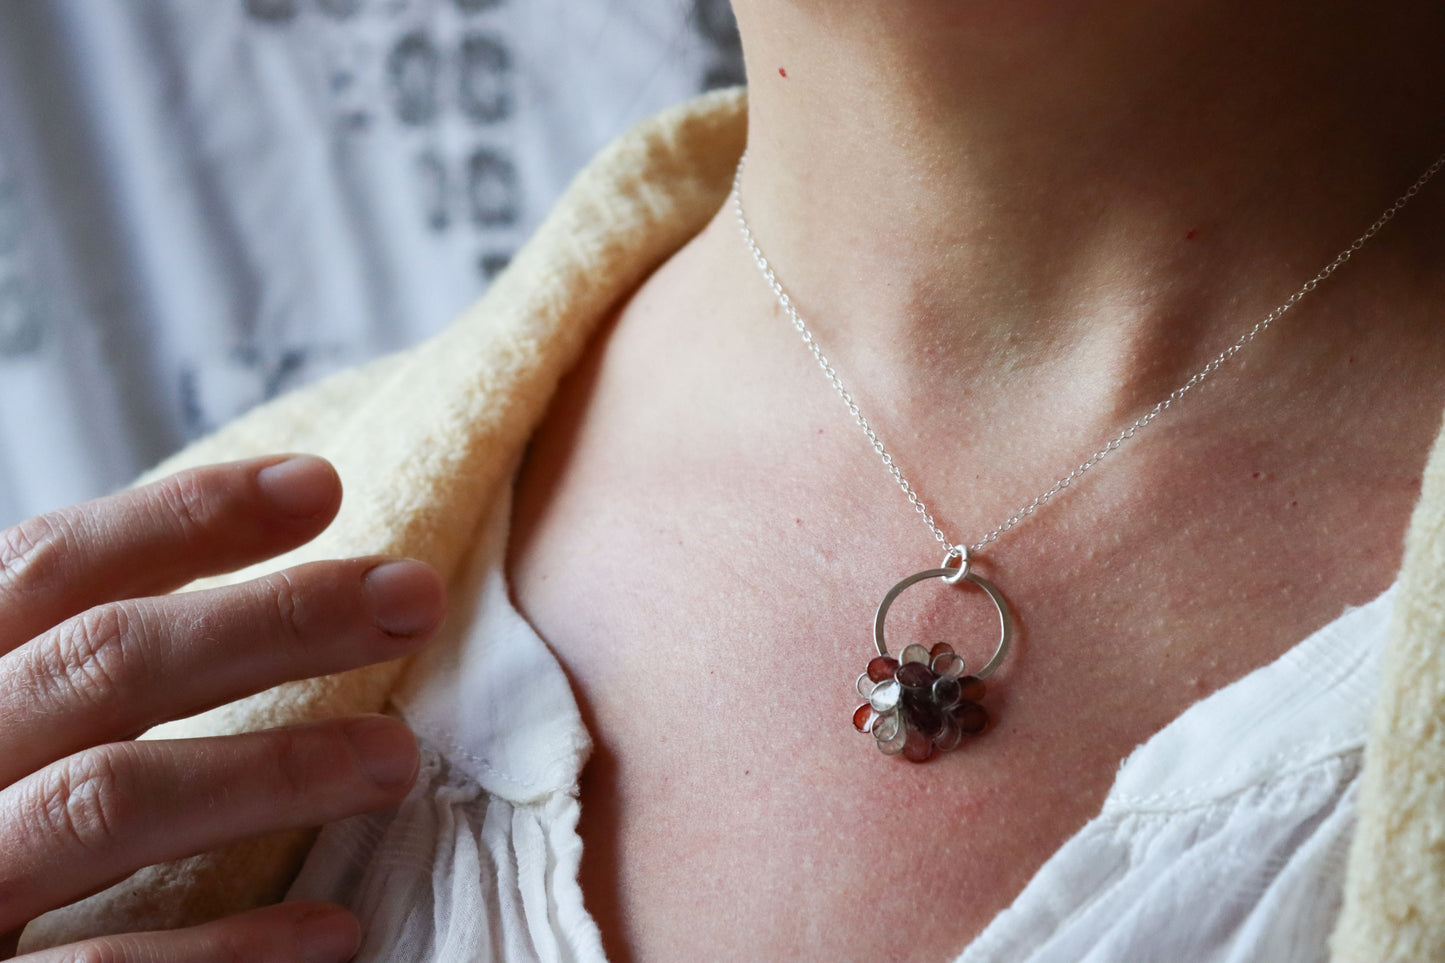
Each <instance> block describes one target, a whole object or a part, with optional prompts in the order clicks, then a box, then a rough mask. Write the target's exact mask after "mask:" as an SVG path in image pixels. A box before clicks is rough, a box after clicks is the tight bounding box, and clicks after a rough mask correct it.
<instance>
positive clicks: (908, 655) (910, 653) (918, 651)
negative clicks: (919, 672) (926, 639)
mask: <svg viewBox="0 0 1445 963" xmlns="http://www.w3.org/2000/svg"><path fill="white" fill-rule="evenodd" d="M928 660H929V655H928V650H927V649H925V648H924V647H923V646H921V645H919V644H918V643H917V642H915V643H913V644H912V645H910V646H907V647H906V648H904V650H903V654H902V655H900V656H899V657H898V661H899V662H902V663H903V664H904V665H907V664H908V663H910V662H922V663H923V664H924V665H927V664H928Z"/></svg>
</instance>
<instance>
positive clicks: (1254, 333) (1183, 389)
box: [732, 152, 1445, 553]
mask: <svg viewBox="0 0 1445 963" xmlns="http://www.w3.org/2000/svg"><path fill="white" fill-rule="evenodd" d="M747 159H748V155H747V153H746V152H744V153H743V156H742V157H741V158H740V159H739V160H738V167H737V171H736V173H734V175H733V190H732V202H733V208H734V210H735V211H736V212H737V216H738V227H739V228H740V229H741V230H742V234H743V240H744V241H746V242H747V245H748V250H749V251H751V252H752V255H753V260H754V261H755V262H756V263H757V265H758V269H759V270H760V271H762V273H763V278H764V279H765V280H766V281H767V282H768V287H770V288H771V289H772V291H773V294H774V295H775V296H776V297H777V299H778V303H779V304H781V305H782V306H783V310H784V311H786V312H787V313H788V317H789V318H791V319H792V321H793V327H794V328H797V330H798V334H800V335H801V336H802V338H803V343H804V344H805V345H807V346H808V350H809V351H811V352H812V354H813V358H814V360H816V361H817V362H818V366H819V367H821V368H822V369H823V374H825V375H827V376H828V381H829V382H831V383H832V385H833V388H834V389H835V390H836V391H837V392H838V395H839V396H840V397H841V398H842V399H843V402H844V404H846V405H847V406H848V413H849V414H850V415H852V416H853V420H854V421H856V422H857V423H858V427H860V428H862V429H863V433H864V434H865V435H867V436H868V441H869V443H870V444H871V445H872V446H873V450H874V451H875V452H877V453H878V457H880V458H882V459H883V467H885V468H887V469H888V474H890V475H892V476H893V480H894V481H895V482H897V483H898V487H899V488H901V489H903V494H904V495H906V496H908V504H910V505H912V506H913V509H914V511H916V512H918V514H919V515H921V516H923V521H924V522H925V523H926V524H927V525H928V530H929V531H931V532H932V533H933V537H934V538H936V539H937V540H938V541H939V543H940V544H941V545H943V548H944V551H945V552H948V553H952V552H953V550H954V547H955V546H954V545H953V543H952V542H950V541H949V540H948V538H947V536H945V535H944V534H943V530H942V529H940V528H939V527H938V525H937V523H935V522H934V520H933V515H932V514H931V513H930V512H929V511H928V506H927V505H925V504H924V503H923V500H922V499H921V498H919V497H918V492H917V491H915V490H914V488H913V485H912V484H910V483H909V481H908V479H907V478H904V477H903V471H902V469H900V468H899V467H898V464H897V463H896V462H895V461H894V460H893V455H892V454H890V453H889V451H888V449H887V448H885V447H883V441H882V439H880V438H879V437H878V432H876V431H874V430H873V426H872V425H870V424H868V419H867V418H864V417H863V413H862V412H861V411H859V410H858V405H857V403H856V402H855V401H854V400H853V396H852V395H851V394H849V393H848V389H847V388H844V387H843V382H842V380H841V379H840V378H839V377H838V372H836V371H834V370H833V366H832V365H831V364H829V363H828V358H827V356H826V355H824V354H823V349H822V348H821V347H819V346H818V339H817V338H815V337H813V332H812V331H809V330H808V326H807V325H806V324H804V323H803V319H802V317H801V316H800V315H799V314H798V310H797V308H795V307H793V299H792V298H791V297H789V296H788V293H787V291H785V290H784V289H783V285H782V283H781V282H779V281H778V278H777V275H776V273H774V271H773V269H772V267H771V266H769V264H768V259H767V258H765V257H763V252H762V251H761V250H759V249H758V243H757V241H756V240H755V239H754V238H753V232H752V229H751V228H750V227H748V221H747V218H746V217H744V216H743V200H742V181H743V165H744V164H745V163H746V162H747ZM1441 167H1445V154H1442V155H1441V156H1440V157H1437V158H1436V159H1435V162H1434V163H1432V164H1431V165H1430V166H1429V167H1427V168H1426V169H1425V172H1424V173H1423V174H1421V175H1420V177H1419V179H1418V180H1416V181H1415V183H1414V184H1411V185H1410V188H1409V190H1407V191H1405V193H1403V194H1401V195H1400V196H1399V197H1397V198H1396V199H1395V202H1394V203H1393V204H1391V205H1390V206H1389V207H1387V208H1386V209H1385V211H1384V213H1382V214H1381V215H1380V216H1379V217H1377V218H1376V219H1375V223H1373V224H1371V225H1370V227H1369V230H1367V231H1365V233H1363V234H1361V235H1360V236H1359V237H1357V238H1355V239H1354V240H1353V241H1351V242H1350V246H1349V247H1347V248H1345V249H1344V250H1343V251H1341V252H1340V253H1339V254H1337V255H1335V259H1334V260H1333V261H1331V262H1330V263H1329V264H1326V265H1325V266H1324V268H1322V269H1321V270H1320V272H1319V273H1318V274H1316V275H1315V276H1314V277H1312V278H1310V279H1309V280H1308V281H1306V282H1305V283H1304V284H1302V285H1301V286H1300V288H1299V290H1298V291H1296V292H1294V293H1293V294H1291V295H1290V296H1289V299H1288V300H1286V301H1285V302H1284V303H1283V304H1281V305H1280V306H1279V307H1277V308H1275V309H1274V310H1273V311H1271V312H1269V314H1267V315H1265V316H1264V318H1262V319H1261V320H1260V321H1259V322H1257V323H1256V324H1255V325H1254V327H1252V328H1250V329H1249V330H1248V331H1246V332H1244V334H1242V335H1240V337H1239V340H1238V341H1236V342H1234V344H1231V345H1230V346H1229V347H1227V348H1225V349H1224V350H1223V351H1221V352H1220V353H1219V354H1218V355H1217V356H1216V357H1215V358H1214V360H1213V361H1210V362H1209V363H1208V364H1207V365H1205V366H1204V367H1203V368H1201V369H1199V371H1197V372H1196V373H1195V374H1194V375H1193V376H1191V377H1190V379H1189V380H1188V381H1186V382H1184V384H1182V385H1180V386H1179V387H1178V388H1175V389H1174V390H1173V391H1171V392H1170V393H1169V395H1168V396H1167V397H1166V398H1164V399H1163V400H1162V401H1160V402H1159V403H1158V404H1156V405H1155V406H1154V407H1153V408H1151V409H1149V411H1148V412H1147V413H1146V414H1144V415H1141V416H1140V417H1138V418H1136V419H1135V420H1134V423H1133V424H1131V425H1129V426H1128V427H1127V428H1125V429H1124V430H1123V431H1121V432H1119V434H1118V435H1116V436H1114V438H1113V439H1111V440H1110V441H1109V442H1108V444H1106V445H1104V447H1103V448H1100V449H1099V450H1098V451H1096V452H1094V453H1093V454H1092V455H1090V456H1089V457H1088V458H1086V459H1084V461H1083V462H1081V463H1080V464H1079V466H1078V467H1077V468H1074V469H1072V470H1071V471H1070V472H1069V473H1068V474H1067V475H1065V476H1063V477H1062V478H1060V479H1059V480H1058V481H1056V482H1054V484H1053V486H1052V487H1051V488H1049V490H1048V491H1046V492H1044V493H1043V494H1042V495H1039V496H1037V497H1035V498H1034V500H1033V501H1031V502H1029V503H1028V504H1027V505H1025V506H1023V507H1022V508H1020V509H1019V510H1018V511H1016V512H1014V513H1013V514H1012V515H1010V516H1009V517H1008V519H1007V520H1006V521H1004V522H1003V524H1001V525H999V526H997V527H996V528H994V530H993V531H991V532H989V533H988V534H987V535H985V536H984V537H983V538H981V539H979V540H978V541H977V542H976V543H974V544H973V545H970V546H968V550H969V551H970V552H979V551H982V550H983V549H984V547H986V546H987V545H989V544H990V543H991V542H995V541H997V540H998V538H999V536H1000V535H1002V534H1003V533H1004V532H1007V531H1008V530H1009V529H1011V528H1013V527H1014V526H1015V525H1017V524H1018V523H1019V522H1021V521H1023V520H1024V519H1025V518H1028V517H1029V516H1030V515H1032V514H1033V513H1034V512H1036V511H1038V510H1039V508H1041V507H1042V506H1043V505H1045V504H1047V503H1048V501H1049V499H1051V498H1053V497H1054V496H1055V495H1057V494H1058V493H1059V492H1061V491H1063V490H1064V489H1065V488H1068V487H1069V486H1070V485H1072V484H1073V483H1074V481H1075V480H1076V479H1077V478H1078V477H1079V476H1080V475H1082V474H1083V473H1084V472H1086V471H1088V470H1089V469H1090V468H1093V467H1094V466H1095V465H1097V464H1098V463H1099V462H1101V461H1103V460H1104V459H1105V458H1107V457H1108V456H1109V455H1111V454H1113V452H1114V451H1116V450H1117V449H1118V448H1119V447H1120V446H1121V445H1123V444H1124V442H1126V441H1128V440H1129V439H1130V438H1133V437H1134V436H1135V435H1136V434H1138V433H1139V432H1140V431H1143V430H1144V429H1145V428H1146V427H1148V426H1149V424H1150V423H1151V422H1152V421H1153V420H1154V419H1155V418H1158V417H1159V416H1160V415H1162V414H1163V413H1164V412H1165V411H1167V410H1169V406H1170V405H1172V404H1174V402H1176V401H1178V400H1179V399H1180V398H1182V397H1184V395H1185V394H1186V393H1187V392H1188V391H1189V390H1190V389H1191V388H1193V387H1195V386H1196V385H1198V384H1199V383H1200V382H1202V381H1203V380H1204V379H1205V378H1208V377H1209V376H1210V375H1212V374H1213V373H1214V372H1215V371H1216V370H1218V368H1219V366H1220V365H1222V364H1224V363H1225V362H1226V361H1228V360H1229V359H1230V358H1232V357H1234V356H1235V355H1236V354H1238V353H1239V351H1240V350H1241V349H1242V348H1243V347H1244V346H1245V345H1247V344H1249V343H1250V342H1251V341H1253V340H1254V339H1255V338H1256V337H1258V336H1259V335H1260V334H1262V333H1264V331H1265V330H1266V329H1267V328H1268V327H1269V326H1270V325H1271V324H1274V322H1276V321H1278V320H1279V319H1280V318H1282V317H1284V315H1285V313H1286V312H1287V311H1289V309H1290V308H1292V307H1294V306H1295V305H1296V304H1298V303H1299V301H1300V300H1301V299H1302V298H1303V297H1304V296H1305V295H1307V294H1309V293H1310V292H1311V291H1313V290H1314V289H1315V288H1316V287H1318V286H1319V285H1320V282H1322V281H1324V280H1325V279H1327V278H1328V277H1329V276H1330V275H1332V274H1334V273H1335V272H1336V271H1337V270H1339V269H1340V268H1341V267H1343V266H1344V265H1345V263H1346V262H1347V261H1349V259H1350V258H1352V257H1354V255H1355V253H1356V252H1357V251H1359V250H1360V248H1362V247H1364V246H1365V242H1367V241H1368V240H1370V238H1372V237H1374V236H1375V235H1376V234H1378V233H1380V230H1381V229H1382V228H1383V227H1384V226H1385V225H1386V224H1388V223H1390V221H1392V220H1394V218H1395V215H1396V214H1398V213H1400V211H1401V210H1403V209H1404V207H1405V205H1406V204H1408V203H1410V201H1411V199H1412V198H1414V196H1415V195H1416V194H1418V193H1420V189H1421V188H1423V187H1424V186H1425V185H1426V184H1427V183H1429V181H1430V178H1432V177H1434V176H1435V174H1436V173H1437V172H1438V171H1439V170H1440V168H1441Z"/></svg>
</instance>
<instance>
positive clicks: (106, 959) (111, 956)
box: [55, 937, 134, 963]
mask: <svg viewBox="0 0 1445 963" xmlns="http://www.w3.org/2000/svg"><path fill="white" fill-rule="evenodd" d="M55 960H56V963H131V961H133V960H134V957H132V956H131V955H130V953H128V952H126V947H125V946H124V945H123V944H122V943H121V942H119V941H117V940H113V939H107V938H105V937H101V938H100V939H95V940H88V941H87V942H84V943H77V944H76V945H74V946H67V947H65V948H64V949H63V950H61V955H60V956H58V957H56V958H55Z"/></svg>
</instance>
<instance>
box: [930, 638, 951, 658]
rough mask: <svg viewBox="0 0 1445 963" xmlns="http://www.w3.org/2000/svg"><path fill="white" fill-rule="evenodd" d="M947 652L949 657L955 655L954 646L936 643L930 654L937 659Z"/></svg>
mask: <svg viewBox="0 0 1445 963" xmlns="http://www.w3.org/2000/svg"><path fill="white" fill-rule="evenodd" d="M945 652H947V653H948V654H949V655H953V646H951V645H949V644H948V643H947V642H935V643H934V644H933V648H932V649H931V650H929V653H928V654H929V655H930V656H932V657H933V658H935V659H936V658H938V657H939V656H940V655H942V654H943V653H945Z"/></svg>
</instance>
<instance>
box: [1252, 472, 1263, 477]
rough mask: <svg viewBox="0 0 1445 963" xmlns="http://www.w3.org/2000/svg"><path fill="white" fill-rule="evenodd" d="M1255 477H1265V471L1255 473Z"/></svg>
mask: <svg viewBox="0 0 1445 963" xmlns="http://www.w3.org/2000/svg"><path fill="white" fill-rule="evenodd" d="M1254 477H1255V478H1263V477H1264V472H1262V471H1257V472H1255V473H1254Z"/></svg>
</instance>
